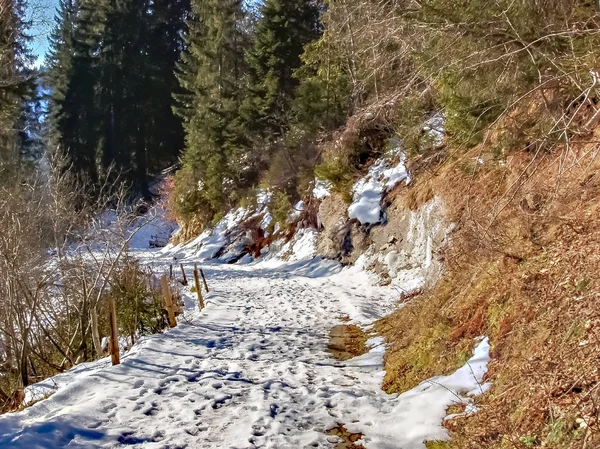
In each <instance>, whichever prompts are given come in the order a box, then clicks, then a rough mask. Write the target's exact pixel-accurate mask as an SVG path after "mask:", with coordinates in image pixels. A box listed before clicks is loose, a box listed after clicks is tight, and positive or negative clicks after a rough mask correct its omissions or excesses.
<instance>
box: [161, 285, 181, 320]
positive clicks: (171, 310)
mask: <svg viewBox="0 0 600 449" xmlns="http://www.w3.org/2000/svg"><path fill="white" fill-rule="evenodd" d="M160 283H161V284H162V291H163V297H164V299H165V307H166V309H167V312H168V314H169V326H171V327H176V326H177V320H176V319H175V306H174V305H173V296H171V291H170V289H169V282H168V281H167V276H165V275H164V274H163V275H162V277H161V278H160Z"/></svg>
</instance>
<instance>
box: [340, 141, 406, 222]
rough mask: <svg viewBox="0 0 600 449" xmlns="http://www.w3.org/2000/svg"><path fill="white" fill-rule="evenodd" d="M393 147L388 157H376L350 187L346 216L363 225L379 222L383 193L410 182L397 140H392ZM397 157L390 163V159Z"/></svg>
mask: <svg viewBox="0 0 600 449" xmlns="http://www.w3.org/2000/svg"><path fill="white" fill-rule="evenodd" d="M392 144H393V148H392V150H391V151H390V154H389V155H388V157H385V158H381V159H378V160H377V161H376V162H375V163H374V164H373V165H372V166H371V167H370V168H369V172H368V173H367V175H366V176H365V177H364V178H361V179H360V180H358V182H356V184H354V187H353V188H352V193H353V202H352V204H351V205H350V207H349V208H348V216H349V217H350V218H351V219H354V218H356V219H357V220H358V221H359V222H360V223H361V224H363V225H367V224H370V225H374V224H377V223H381V221H382V218H383V217H382V210H381V199H382V197H383V195H384V194H385V193H388V192H389V191H391V190H392V189H393V188H394V187H396V186H397V185H398V184H400V183H401V182H402V181H405V182H406V184H408V183H409V182H410V177H409V175H408V171H407V169H406V165H405V164H406V155H405V154H404V153H403V152H402V144H401V143H400V141H399V140H397V139H393V140H392ZM396 158H397V159H399V162H398V163H397V164H396V165H392V162H391V160H392V159H396Z"/></svg>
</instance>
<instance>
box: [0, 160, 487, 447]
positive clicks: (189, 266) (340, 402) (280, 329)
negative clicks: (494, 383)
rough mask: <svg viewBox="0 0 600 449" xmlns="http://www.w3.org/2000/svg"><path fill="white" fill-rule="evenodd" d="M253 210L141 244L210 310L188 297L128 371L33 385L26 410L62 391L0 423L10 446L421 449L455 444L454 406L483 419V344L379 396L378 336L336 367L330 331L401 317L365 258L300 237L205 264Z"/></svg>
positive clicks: (1, 441)
mask: <svg viewBox="0 0 600 449" xmlns="http://www.w3.org/2000/svg"><path fill="white" fill-rule="evenodd" d="M395 170H400V169H399V168H398V167H388V168H385V170H383V171H384V172H385V171H388V173H390V174H389V175H385V179H387V181H385V182H382V187H381V189H382V191H383V189H386V188H391V187H389V186H390V185H391V183H393V182H401V181H402V180H404V179H406V176H404V177H402V176H397V177H394V176H395V175H396V174H398V172H397V171H395ZM395 180H397V181H395ZM260 209H264V207H260ZM252 213H253V212H250V211H247V210H244V209H238V210H235V211H232V212H231V213H230V214H228V215H227V216H226V217H224V219H223V220H221V222H220V223H219V224H218V225H217V226H216V228H215V229H214V230H212V231H207V232H205V233H203V235H201V236H199V237H198V238H197V239H196V240H195V241H193V242H190V243H189V244H186V245H178V246H172V245H169V246H168V247H166V248H164V249H162V250H151V249H148V248H147V247H146V246H145V245H143V244H140V245H132V248H133V249H134V254H135V255H136V257H138V259H139V260H140V262H141V263H142V264H145V265H148V266H151V267H152V268H153V271H154V272H157V273H159V272H160V271H164V272H167V271H168V266H169V264H171V263H173V262H174V260H177V263H179V262H181V263H183V265H184V268H185V270H186V271H187V274H188V277H191V275H192V270H193V267H194V264H196V263H201V264H202V268H203V269H204V272H205V274H206V277H207V280H208V284H209V287H210V289H211V291H210V293H209V294H206V295H205V298H204V299H205V302H206V304H207V307H206V309H205V310H203V311H202V312H199V311H198V310H197V308H196V301H195V294H194V293H192V292H191V291H190V290H189V288H185V289H184V290H183V297H184V303H185V305H186V310H185V312H184V314H183V315H182V316H180V317H179V325H178V326H177V327H176V328H175V329H170V330H168V331H166V332H165V333H163V334H159V335H153V336H149V337H145V338H143V339H141V340H140V341H138V342H137V343H136V345H134V346H133V348H131V349H130V350H129V352H128V353H126V354H123V355H122V364H121V365H119V366H115V367H113V366H110V359H108V358H106V359H103V360H100V361H97V362H94V363H86V364H82V365H79V366H76V367H75V368H73V369H72V370H70V371H68V372H66V373H64V374H60V375H58V376H55V377H53V378H51V379H47V380H46V381H43V382H40V383H39V384H36V385H33V386H31V387H29V388H28V389H27V391H26V395H27V398H26V400H27V401H32V400H36V399H42V398H44V397H46V396H48V395H49V394H50V393H54V394H52V395H51V396H50V397H49V398H48V399H45V400H42V401H40V402H38V403H36V404H35V405H33V406H31V407H29V408H27V409H25V410H24V411H22V412H19V413H13V414H7V415H3V416H0V448H3V449H9V448H15V449H42V448H43V449H50V448H63V447H68V448H124V447H128V446H131V447H137V448H148V449H151V448H156V449H167V448H170V449H175V448H190V449H192V448H219V449H220V448H227V449H242V448H245V449H253V448H273V449H288V448H289V449H297V448H332V447H334V445H335V442H336V437H333V436H330V435H327V434H326V433H325V431H326V430H327V429H330V428H332V427H335V426H336V425H338V424H343V425H345V426H346V428H347V429H348V430H349V431H351V432H356V433H361V434H363V435H364V437H363V438H362V440H361V441H360V443H361V444H363V445H364V446H365V447H366V448H368V449H392V448H400V449H424V448H425V444H424V441H426V440H444V439H447V438H448V434H447V432H446V430H445V428H444V427H443V426H442V423H443V420H444V419H445V417H446V410H447V408H448V407H449V406H450V405H452V404H455V403H459V402H464V403H466V404H467V406H468V409H467V412H468V413H471V412H473V411H475V410H476V408H475V406H474V404H473V399H472V396H473V395H476V394H479V393H482V392H485V391H486V390H487V389H488V388H489V384H484V385H482V384H481V382H482V380H483V377H484V375H485V373H486V371H487V364H488V362H489V360H490V358H489V349H490V347H489V341H488V339H487V338H481V339H479V341H478V344H477V347H476V349H475V353H474V355H473V358H472V359H471V360H470V361H469V362H468V363H467V364H466V365H465V366H464V367H462V368H460V369H459V370H457V371H456V372H455V373H454V374H452V375H450V376H441V377H436V378H433V379H429V380H427V381H424V382H423V383H422V384H420V385H418V386H417V387H415V388H414V389H413V390H410V391H408V392H405V393H403V394H402V395H388V394H386V393H384V392H383V391H382V390H381V384H382V380H383V377H384V375H385V372H384V365H383V356H384V353H385V344H384V342H383V340H382V339H381V338H372V339H371V340H369V342H368V344H369V346H370V347H371V350H370V352H369V353H367V354H365V355H363V356H360V357H357V358H355V359H352V360H349V361H346V362H337V361H335V360H333V359H332V358H331V357H330V354H329V353H328V351H327V345H328V343H329V338H328V335H329V331H330V329H331V327H332V326H334V325H336V324H341V318H342V317H343V316H347V317H349V318H350V320H351V322H353V323H356V324H358V325H359V326H362V327H363V328H365V329H367V328H369V327H370V326H371V325H372V323H373V322H374V321H375V320H377V319H379V318H381V317H383V316H385V315H387V314H388V313H390V312H391V311H393V310H394V309H395V308H396V307H397V303H396V300H397V297H398V292H397V291H396V290H395V289H394V288H392V287H379V286H374V285H375V283H376V282H377V279H376V278H375V276H374V275H372V274H370V273H368V272H366V271H365V270H364V267H363V262H361V260H362V259H364V260H366V256H365V257H363V258H361V259H360V260H359V261H358V262H357V264H356V265H355V266H354V267H346V268H343V267H342V266H341V265H340V264H338V263H337V262H334V261H330V260H324V259H320V258H315V254H316V251H315V247H316V240H317V231H315V230H313V229H302V230H299V231H298V232H297V233H296V235H295V236H294V238H293V239H292V240H291V241H290V242H288V243H286V244H284V245H282V246H281V247H279V248H277V250H275V249H274V250H272V253H271V254H268V256H265V257H261V258H260V259H259V260H258V261H254V260H253V259H252V257H247V258H244V259H242V260H241V261H240V263H238V264H235V265H228V264H223V263H222V262H220V261H210V262H209V261H208V259H210V258H211V257H213V256H214V254H215V253H216V252H217V251H218V250H219V249H220V248H221V247H222V246H223V244H224V243H226V242H227V234H228V233H229V232H230V231H232V230H233V229H234V228H235V227H236V226H237V225H239V223H240V222H241V221H242V220H244V219H246V218H247V217H248V216H249V215H251V214H252ZM257 213H259V212H254V214H257ZM262 213H264V211H263V212H262ZM141 232H145V231H141ZM145 238H146V237H145V236H144V237H143V238H142V237H140V242H141V243H143V241H145ZM387 258H388V259H389V264H394V263H395V262H394V260H393V259H394V255H391V254H390V255H388V256H387ZM283 259H285V261H284V260H283ZM414 281H415V282H420V279H419V278H418V277H417V276H416V277H415V279H414Z"/></svg>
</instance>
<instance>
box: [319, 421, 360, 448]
mask: <svg viewBox="0 0 600 449" xmlns="http://www.w3.org/2000/svg"><path fill="white" fill-rule="evenodd" d="M325 433H326V434H327V435H335V436H336V437H340V438H342V440H343V441H342V442H340V443H337V444H336V445H335V449H365V447H364V446H363V445H362V444H356V442H357V441H358V440H360V439H361V438H362V437H363V435H362V433H350V432H349V431H348V429H346V427H344V425H343V424H339V423H338V425H337V426H336V427H334V428H333V429H329V430H327V431H326V432H325Z"/></svg>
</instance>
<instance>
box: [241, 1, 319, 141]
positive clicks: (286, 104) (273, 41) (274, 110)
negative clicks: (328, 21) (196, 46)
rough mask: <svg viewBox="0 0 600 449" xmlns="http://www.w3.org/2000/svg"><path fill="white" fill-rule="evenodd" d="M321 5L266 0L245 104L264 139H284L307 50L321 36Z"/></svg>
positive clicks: (252, 127) (250, 57)
mask: <svg viewBox="0 0 600 449" xmlns="http://www.w3.org/2000/svg"><path fill="white" fill-rule="evenodd" d="M319 16H320V5H319V3H318V2H316V1H314V0H265V2H264V4H263V5H262V7H261V8H260V15H259V19H258V23H257V25H256V31H255V33H254V44H253V46H252V48H251V49H250V50H249V51H248V52H247V53H246V59H247V61H248V65H249V66H250V79H249V90H250V94H249V96H248V99H247V100H246V102H245V104H244V115H245V118H246V123H247V126H248V129H249V130H250V131H251V132H252V133H253V134H257V135H260V136H262V137H271V136H274V137H281V136H283V135H284V134H285V129H286V127H287V124H288V122H289V118H288V113H289V110H290V105H291V102H292V100H293V97H294V92H295V90H296V88H297V86H298V80H297V79H296V78H295V77H294V76H293V75H294V72H295V70H297V69H298V68H299V67H300V66H301V64H302V61H301V55H302V52H303V51H304V47H305V46H306V45H307V44H308V43H310V42H312V41H314V40H315V39H317V38H318V37H319V36H320V33H321V29H320V24H319Z"/></svg>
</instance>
